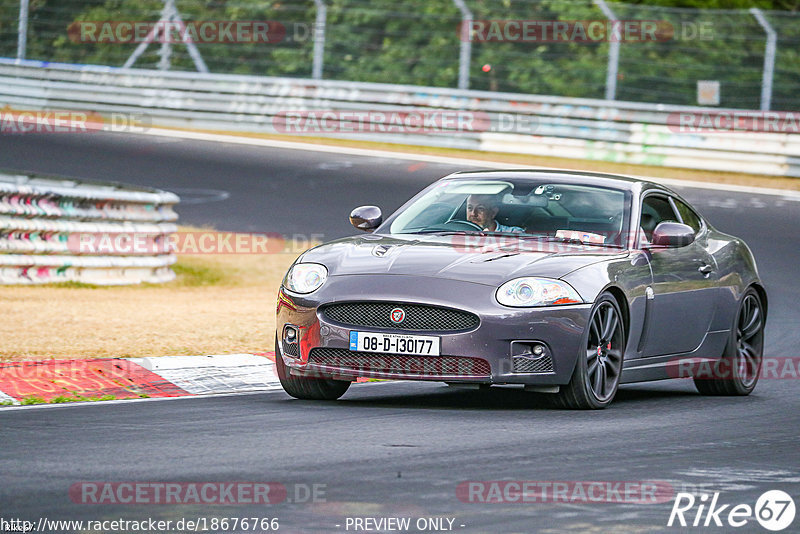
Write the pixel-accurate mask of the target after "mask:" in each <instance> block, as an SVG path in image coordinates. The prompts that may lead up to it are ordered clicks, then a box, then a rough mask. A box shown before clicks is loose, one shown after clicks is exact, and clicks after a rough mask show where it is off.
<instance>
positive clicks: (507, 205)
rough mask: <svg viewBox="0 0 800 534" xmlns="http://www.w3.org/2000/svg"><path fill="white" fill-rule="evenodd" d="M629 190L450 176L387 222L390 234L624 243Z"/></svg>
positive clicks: (607, 243)
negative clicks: (505, 236) (454, 233)
mask: <svg viewBox="0 0 800 534" xmlns="http://www.w3.org/2000/svg"><path fill="white" fill-rule="evenodd" d="M629 205H630V202H629V195H627V194H626V193H625V191H622V190H618V189H610V188H606V187H599V186H593V185H583V184H569V183H549V182H547V181H533V180H531V181H519V180H508V181H506V180H491V181H490V180H449V181H444V182H441V183H439V184H437V185H436V186H434V187H433V188H431V189H430V190H428V191H427V192H425V193H424V194H422V195H421V196H420V197H419V198H417V199H416V200H415V201H414V202H412V203H411V204H410V205H408V206H406V208H405V209H404V210H403V211H402V212H400V213H399V214H398V215H397V216H396V217H395V218H394V220H393V221H392V222H391V225H390V227H389V231H390V232H391V233H393V234H419V233H451V232H456V233H462V232H463V233H476V234H481V233H482V234H489V235H496V234H499V235H513V236H517V237H520V238H532V237H537V238H549V239H553V240H563V241H574V242H580V243H585V244H589V245H597V246H620V245H624V242H623V236H624V235H626V233H627V219H628V217H627V213H628V211H629Z"/></svg>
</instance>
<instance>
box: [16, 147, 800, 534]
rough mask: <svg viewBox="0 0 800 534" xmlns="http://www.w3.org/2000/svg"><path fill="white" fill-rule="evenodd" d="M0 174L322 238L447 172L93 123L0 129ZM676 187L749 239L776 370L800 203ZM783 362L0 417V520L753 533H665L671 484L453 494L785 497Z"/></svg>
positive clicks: (789, 394)
mask: <svg viewBox="0 0 800 534" xmlns="http://www.w3.org/2000/svg"><path fill="white" fill-rule="evenodd" d="M0 169H13V170H19V171H34V172H47V173H58V174H61V175H69V176H74V177H80V178H91V179H105V180H116V181H122V182H128V183H135V184H141V185H150V186H155V187H160V188H164V189H169V190H173V191H176V192H178V193H179V194H181V195H182V197H183V198H184V199H185V200H186V202H184V203H183V205H181V207H180V208H179V212H180V214H181V220H182V221H183V222H184V223H192V224H213V225H215V226H216V227H217V228H220V229H227V230H240V231H270V232H280V233H283V234H286V235H289V236H291V235H293V234H298V235H300V236H307V235H312V234H322V235H324V237H325V238H326V239H327V238H335V237H339V236H342V235H347V234H349V233H351V232H350V230H349V226H348V223H347V214H348V213H349V211H350V209H351V208H352V207H354V206H357V205H360V204H366V203H375V204H378V205H380V206H381V207H382V208H383V209H384V212H386V213H388V212H390V211H391V210H393V209H394V208H396V207H397V206H399V205H400V204H401V203H402V202H403V201H405V200H406V199H407V198H408V197H410V196H411V195H412V194H413V193H414V192H416V191H418V190H419V189H420V188H421V187H422V186H423V185H425V184H427V183H430V182H431V181H432V180H434V179H436V178H438V177H440V176H442V175H444V174H447V173H448V172H451V171H453V170H457V169H456V168H455V167H453V166H451V165H443V164H431V163H414V162H409V161H403V160H394V159H387V158H370V157H356V156H352V155H345V154H341V155H332V154H322V153H315V152H309V151H296V150H285V149H271V148H256V147H247V146H240V145H227V144H213V143H206V142H196V141H181V140H175V139H163V138H156V137H135V136H122V135H114V136H111V135H100V134H92V135H91V137H89V136H87V135H84V136H80V135H76V136H67V135H60V136H57V135H50V136H47V135H45V136H20V137H3V138H0ZM680 192H681V193H682V194H683V195H684V196H685V197H687V199H689V200H690V201H691V202H692V203H693V204H694V205H695V206H697V207H698V209H699V210H700V211H701V213H703V215H704V216H706V218H707V219H708V220H709V221H710V222H711V223H712V224H713V225H715V226H716V227H717V228H719V229H720V230H723V231H727V232H730V233H732V234H734V235H738V236H740V237H743V238H744V239H745V240H746V241H747V242H748V244H749V245H750V246H751V248H752V249H753V252H754V253H755V256H756V258H757V260H758V264H759V269H760V272H761V275H762V278H763V279H764V282H765V284H766V286H767V291H768V293H769V298H770V316H769V321H768V326H767V339H766V349H765V355H766V356H767V357H773V358H783V357H789V358H795V360H794V367H795V369H797V357H798V354H797V352H796V347H797V346H798V345H799V344H800V343H799V342H800V332H798V328H797V325H798V324H800V311H799V309H800V308H799V306H798V303H799V302H800V289H798V285H797V283H796V279H797V273H798V261H799V260H800V254H799V253H798V239H797V236H798V229H800V202H796V201H792V200H789V199H783V198H780V197H775V196H766V195H753V194H745V193H733V192H726V191H709V190H700V189H691V188H681V189H680ZM254 298H258V297H257V296H254ZM264 298H265V299H269V300H271V299H272V298H273V295H265V296H264ZM784 377H785V378H784V379H774V380H763V379H762V381H761V382H760V383H759V385H758V387H757V388H756V390H755V392H754V393H753V394H752V395H751V396H749V397H746V398H713V397H701V396H699V395H698V394H697V393H696V391H695V389H694V387H693V385H692V384H691V383H690V382H689V381H686V380H670V381H665V382H659V383H649V384H638V385H631V386H623V387H622V388H621V389H620V392H619V394H618V396H617V399H616V400H615V402H614V403H613V404H612V406H611V407H610V408H609V409H607V410H605V411H601V412H591V413H587V412H571V411H561V410H556V409H552V408H548V407H547V406H546V404H545V403H543V402H541V400H542V399H541V398H540V397H537V396H535V395H531V394H526V393H524V392H521V391H518V390H514V389H503V388H493V389H492V390H489V391H486V392H478V391H461V390H452V389H450V388H447V387H446V386H443V385H438V384H420V383H405V382H394V383H382V384H363V385H356V386H353V387H352V388H351V389H350V391H349V392H348V393H347V394H346V395H345V396H344V397H343V398H342V399H341V400H340V401H338V402H330V403H313V402H306V401H298V400H293V399H290V398H289V397H288V396H287V395H285V394H284V393H283V392H281V391H274V392H267V393H262V394H253V395H240V396H230V397H212V398H192V399H180V400H172V401H155V400H154V401H144V402H127V403H126V402H120V403H111V404H103V403H94V404H89V405H82V406H59V407H44V408H33V409H13V410H12V409H9V410H3V411H0V503H1V505H0V517H2V518H3V519H8V518H23V519H27V520H31V521H34V522H36V521H38V519H39V518H43V517H46V518H48V519H64V520H66V519H83V520H103V519H126V520H140V519H145V518H149V517H151V518H160V519H172V520H177V519H180V518H197V517H206V518H209V519H210V518H212V517H223V516H225V517H243V516H245V515H247V516H249V517H277V518H279V519H280V522H281V529H280V531H283V532H347V531H349V532H353V531H354V530H353V528H352V527H351V528H350V529H349V530H346V529H345V526H346V519H347V518H348V517H351V518H352V517H375V518H380V517H410V518H412V525H414V523H413V521H416V519H417V518H421V517H448V518H453V519H454V523H453V530H454V531H460V532H470V533H471V532H679V531H681V532H694V531H703V530H711V531H715V532H731V531H736V532H767V531H766V530H764V529H763V528H762V527H760V526H759V525H758V523H757V522H756V521H755V520H750V521H749V522H748V523H747V524H746V525H745V526H744V527H741V528H736V529H733V528H732V527H730V526H727V525H726V526H725V527H714V526H711V527H708V528H703V527H697V528H692V527H687V528H683V529H681V528H677V527H676V526H673V527H667V520H668V518H669V515H670V510H671V509H672V499H671V498H670V499H668V501H667V502H664V503H660V504H632V503H628V504H625V503H618V502H615V503H594V502H571V503H563V502H556V503H552V502H551V503H501V504H485V503H477V502H472V503H470V502H462V501H461V500H459V498H458V496H457V493H456V488H457V486H458V485H459V484H460V483H462V482H465V481H491V480H518V481H551V482H552V481H665V482H667V483H668V484H669V487H671V488H672V489H673V491H675V492H677V491H681V490H683V489H687V490H690V491H691V490H694V491H697V492H705V493H707V494H713V493H714V492H720V495H719V504H731V505H735V504H740V503H744V504H749V505H751V506H752V505H754V504H755V502H756V499H757V498H758V497H759V496H760V495H761V494H762V493H763V492H765V491H767V490H771V489H782V490H784V491H786V492H788V493H789V494H790V495H792V496H793V497H794V498H795V500H796V501H797V502H798V504H800V500H798V497H800V491H799V488H800V485H799V484H798V482H800V447H798V434H800V376H797V375H796V374H795V375H794V376H792V375H790V374H784ZM80 481H101V482H103V481H109V482H121V481H139V482H205V481H211V482H228V481H255V482H269V481H272V482H279V483H281V484H283V485H284V486H285V487H286V488H287V490H288V492H289V496H288V498H289V500H290V501H292V502H283V503H280V504H273V505H266V506H265V505H246V504H242V505H238V506H208V505H206V506H200V505H196V504H183V505H164V504H162V505H121V504H116V505H115V504H104V505H90V504H78V503H75V502H73V501H72V500H71V499H70V498H69V496H68V490H69V488H70V486H71V485H72V484H75V483H76V482H80ZM314 484H317V485H323V486H318V489H323V488H324V496H319V495H318V497H319V498H317V499H316V502H306V500H304V499H303V498H302V497H304V494H305V490H304V489H305V488H306V487H310V486H311V485H314ZM298 497H301V498H299V499H298ZM729 509H730V508H728V510H729ZM696 512H697V506H695V507H694V508H692V510H691V512H689V513H687V515H686V518H687V520H688V521H689V522H691V521H692V520H693V519H694V515H695V513H696ZM726 514H727V510H726V511H725V512H724V513H723V514H722V516H721V519H722V520H723V521H724V520H725V518H726ZM704 520H705V516H702V519H701V523H702V521H704ZM337 525H339V526H338V527H337ZM462 525H463V527H462ZM217 531H221V530H220V529H218V530H217ZM411 531H412V532H414V531H417V530H416V529H412V530H411ZM792 531H793V532H797V531H800V518H797V519H795V521H794V523H793V524H792V525H791V526H790V527H789V528H788V529H786V530H785V531H784V532H792ZM361 532H363V530H362V531H361Z"/></svg>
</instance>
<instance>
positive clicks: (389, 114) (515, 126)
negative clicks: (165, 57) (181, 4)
mask: <svg viewBox="0 0 800 534" xmlns="http://www.w3.org/2000/svg"><path fill="white" fill-rule="evenodd" d="M3 107H6V108H8V109H12V110H82V111H84V113H81V115H85V114H86V113H85V111H87V110H91V111H92V112H93V113H98V114H100V115H104V116H105V117H107V116H112V117H113V116H114V115H115V114H117V115H119V114H123V117H122V118H123V119H125V118H126V117H127V119H129V120H122V121H111V122H109V121H104V120H97V121H95V124H94V127H95V128H96V129H104V130H105V129H109V128H110V129H112V130H115V129H116V130H117V131H128V130H127V129H126V128H128V127H129V126H131V125H132V127H134V128H135V129H136V131H141V130H142V129H149V128H151V127H153V126H155V127H158V126H166V127H182V128H192V129H201V130H222V131H229V130H242V131H248V132H263V133H279V134H292V135H298V136H312V137H317V136H325V137H338V138H346V139H359V140H369V141H382V142H389V143H404V144H415V145H424V146H443V147H454V148H464V149H473V150H486V151H494V152H512V153H521V154H534V155H540V156H552V157H566V158H578V159H595V160H607V161H615V162H620V163H634V164H646V165H659V166H667V167H685V168H692V169H706V170H717V171H731V172H750V173H760V174H770V175H779V176H794V177H800V132H797V130H798V129H800V114H797V113H794V114H792V113H781V112H765V113H762V112H758V111H746V112H745V111H742V112H738V113H737V112H734V111H731V110H720V109H712V108H699V107H685V106H669V105H658V106H654V105H652V104H645V103H636V102H615V103H613V105H611V103H609V102H608V101H607V100H589V99H577V98H563V97H553V96H537V95H519V94H513V93H498V92H490V91H473V90H460V89H437V88H431V87H418V86H406V85H397V84H377V83H355V82H340V81H334V80H310V79H295V78H272V77H255V76H238V75H231V74H198V73H193V72H165V71H159V70H143V69H117V68H109V67H95V66H74V65H63V64H52V63H40V62H35V61H25V62H21V63H20V62H18V61H15V60H4V59H0V131H7V132H12V130H13V129H17V131H18V133H24V132H23V131H22V130H23V129H24V130H27V131H38V130H37V128H35V127H34V125H33V123H34V122H35V121H36V120H37V116H36V114H35V113H34V112H31V111H28V112H16V111H7V112H2V108H3ZM105 117H103V118H105ZM41 118H42V120H44V121H48V120H49V119H48V117H47V116H44V117H41ZM764 119H767V120H764ZM81 120H82V121H83V122H86V121H85V120H84V119H83V118H82V119H81ZM90 122H91V121H90ZM715 123H719V124H722V128H718V127H715V126H713V125H714V124H715ZM740 123H741V124H743V125H744V126H745V128H744V129H738V128H729V127H726V126H725V124H729V125H730V124H740ZM116 124H119V125H120V127H119V128H115V125H116ZM709 125H710V126H709ZM773 126H775V127H773ZM81 127H82V125H81ZM68 129H69V128H68ZM784 130H785V131H786V132H792V131H793V132H795V133H786V132H784V133H782V132H783V131H784ZM46 131H49V130H46Z"/></svg>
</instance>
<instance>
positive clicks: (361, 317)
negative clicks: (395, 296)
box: [320, 302, 480, 332]
mask: <svg viewBox="0 0 800 534" xmlns="http://www.w3.org/2000/svg"><path fill="white" fill-rule="evenodd" d="M395 308H402V309H403V311H404V312H405V319H404V320H403V322H401V323H394V322H392V320H391V318H390V316H391V313H392V310H393V309H395ZM320 313H321V314H322V317H323V318H324V319H326V320H330V321H332V322H336V323H341V324H345V325H352V326H367V327H372V328H394V329H397V330H416V331H436V332H457V331H463V330H472V329H473V328H477V326H478V324H480V320H479V319H478V316H477V315H475V314H474V313H469V312H465V311H462V310H453V309H450V308H440V307H437V306H424V305H420V304H398V303H392V302H348V303H342V304H331V305H328V306H325V307H323V308H320Z"/></svg>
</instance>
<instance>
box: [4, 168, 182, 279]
mask: <svg viewBox="0 0 800 534" xmlns="http://www.w3.org/2000/svg"><path fill="white" fill-rule="evenodd" d="M178 201H179V199H178V197H177V196H176V195H174V194H172V193H167V192H164V191H158V190H145V189H134V188H130V187H127V186H121V185H117V184H106V183H90V182H78V181H73V180H66V179H61V178H50V177H44V176H30V175H22V174H12V173H0V284H37V283H49V282H68V281H69V282H83V283H89V284H98V285H111V284H135V283H140V282H151V283H157V282H166V281H169V280H172V279H173V278H175V273H174V272H173V271H172V269H171V268H170V265H172V264H173V263H174V262H175V255H174V254H173V253H172V252H171V245H170V236H171V235H172V234H174V233H175V232H176V231H177V226H176V225H175V221H176V220H177V218H178V215H177V214H176V213H175V211H174V210H173V206H174V205H175V204H176V203H177V202H178ZM134 239H135V240H139V241H140V243H137V245H136V246H133V245H131V246H126V243H127V242H129V241H130V240H134ZM144 241H147V242H146V243H144Z"/></svg>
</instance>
